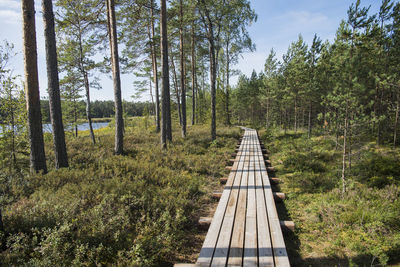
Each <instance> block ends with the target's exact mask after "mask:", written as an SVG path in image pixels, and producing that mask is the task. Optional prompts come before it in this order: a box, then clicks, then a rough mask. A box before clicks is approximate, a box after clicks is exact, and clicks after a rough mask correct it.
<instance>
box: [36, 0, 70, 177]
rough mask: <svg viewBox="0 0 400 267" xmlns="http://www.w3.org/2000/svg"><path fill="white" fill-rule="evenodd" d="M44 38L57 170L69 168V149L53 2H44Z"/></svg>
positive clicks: (46, 0)
mask: <svg viewBox="0 0 400 267" xmlns="http://www.w3.org/2000/svg"><path fill="white" fill-rule="evenodd" d="M42 9H43V21H44V36H45V43H46V63H47V83H48V92H49V104H50V119H51V126H52V129H53V143H54V152H55V157H56V168H57V169H58V168H62V167H68V156H67V148H66V146H65V133H64V125H63V121H62V111H61V100H60V85H59V79H58V62H57V48H56V34H55V31H54V13H53V3H52V0H42Z"/></svg>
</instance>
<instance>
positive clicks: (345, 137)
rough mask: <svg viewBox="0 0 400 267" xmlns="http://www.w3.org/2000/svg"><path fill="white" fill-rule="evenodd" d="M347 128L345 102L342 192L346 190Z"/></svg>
mask: <svg viewBox="0 0 400 267" xmlns="http://www.w3.org/2000/svg"><path fill="white" fill-rule="evenodd" d="M347 128H348V103H347V102H346V114H345V118H344V127H343V153H342V194H344V193H345V192H346V150H347Z"/></svg>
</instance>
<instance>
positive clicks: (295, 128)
mask: <svg viewBox="0 0 400 267" xmlns="http://www.w3.org/2000/svg"><path fill="white" fill-rule="evenodd" d="M294 132H295V133H296V132H297V95H296V96H295V98H294Z"/></svg>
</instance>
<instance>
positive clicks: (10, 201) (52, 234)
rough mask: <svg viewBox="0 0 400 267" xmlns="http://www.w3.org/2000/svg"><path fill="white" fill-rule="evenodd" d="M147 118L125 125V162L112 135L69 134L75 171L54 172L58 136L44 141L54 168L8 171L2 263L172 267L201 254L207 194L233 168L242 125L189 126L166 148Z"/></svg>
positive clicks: (208, 204)
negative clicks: (94, 141) (211, 128)
mask: <svg viewBox="0 0 400 267" xmlns="http://www.w3.org/2000/svg"><path fill="white" fill-rule="evenodd" d="M146 120H148V118H147V119H146V118H133V119H131V120H129V121H127V123H126V126H127V127H126V132H125V139H124V145H125V155H123V156H117V155H114V154H113V143H114V131H113V128H111V127H106V128H102V129H99V130H96V131H95V132H96V138H97V140H98V142H97V144H96V145H93V144H92V143H91V141H90V138H89V133H88V132H87V131H86V132H81V133H80V136H79V137H78V138H74V137H72V136H67V148H68V155H69V160H70V168H67V169H60V170H55V169H54V168H53V164H54V153H53V151H52V137H51V135H50V134H45V143H46V153H47V154H46V156H47V160H48V162H47V163H48V166H49V167H50V171H49V173H48V174H46V175H41V174H37V175H30V174H28V170H27V167H28V166H23V167H22V169H21V170H20V171H18V172H16V173H13V174H12V175H10V174H5V173H1V174H0V178H1V179H2V188H1V189H2V192H3V194H2V197H1V199H0V201H1V206H2V212H3V221H4V226H5V233H6V235H3V236H0V239H1V240H2V247H3V250H2V252H1V253H0V262H2V263H3V264H4V265H29V266H60V265H62V266H82V265H84V266H85V265H88V266H92V265H116V264H118V265H123V266H125V265H128V266H170V265H172V263H174V262H190V261H193V260H194V257H196V256H197V254H198V251H199V249H200V247H201V240H202V237H203V235H204V234H205V233H204V231H201V230H200V229H198V227H197V226H196V224H197V219H198V217H199V216H200V215H201V214H202V213H207V209H208V208H210V207H212V206H213V205H214V204H213V201H212V200H211V197H210V194H209V192H211V191H212V189H213V188H214V187H215V186H216V185H217V184H218V178H219V177H221V176H222V175H223V174H224V173H225V172H226V171H225V170H224V166H225V165H226V162H227V160H228V159H229V158H230V154H231V153H232V151H233V149H234V147H235V144H236V142H237V138H238V137H239V132H240V131H239V129H238V128H223V127H219V128H218V131H217V135H218V137H217V140H215V141H214V142H211V140H210V137H209V136H210V134H209V129H208V128H207V127H204V126H201V125H200V126H192V127H189V128H188V136H187V138H186V139H185V140H183V139H182V138H180V137H178V136H179V135H180V134H179V133H180V131H179V126H177V125H175V127H174V129H176V131H174V141H173V143H172V144H170V146H169V149H168V151H162V150H161V148H160V144H159V134H156V133H155V132H154V127H153V125H152V121H146Z"/></svg>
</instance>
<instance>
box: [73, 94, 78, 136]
mask: <svg viewBox="0 0 400 267" xmlns="http://www.w3.org/2000/svg"><path fill="white" fill-rule="evenodd" d="M76 105H77V104H76V98H75V97H74V126H75V137H78V110H77V106H76Z"/></svg>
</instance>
